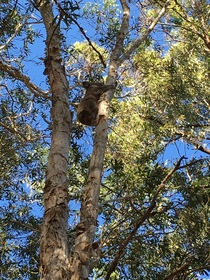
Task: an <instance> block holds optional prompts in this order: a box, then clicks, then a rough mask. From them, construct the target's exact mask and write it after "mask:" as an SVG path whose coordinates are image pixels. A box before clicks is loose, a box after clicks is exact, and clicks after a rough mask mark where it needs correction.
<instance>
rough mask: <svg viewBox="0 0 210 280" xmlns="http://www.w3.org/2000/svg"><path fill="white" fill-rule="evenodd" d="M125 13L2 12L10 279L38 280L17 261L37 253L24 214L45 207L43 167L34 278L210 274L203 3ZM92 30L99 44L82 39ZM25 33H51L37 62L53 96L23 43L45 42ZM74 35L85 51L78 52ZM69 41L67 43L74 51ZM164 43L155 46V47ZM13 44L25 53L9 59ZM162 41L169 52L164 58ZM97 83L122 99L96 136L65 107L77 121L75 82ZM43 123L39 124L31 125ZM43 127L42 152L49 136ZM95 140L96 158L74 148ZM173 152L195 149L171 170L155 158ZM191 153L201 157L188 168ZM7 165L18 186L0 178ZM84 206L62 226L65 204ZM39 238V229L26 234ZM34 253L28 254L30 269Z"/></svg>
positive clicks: (109, 106)
mask: <svg viewBox="0 0 210 280" xmlns="http://www.w3.org/2000/svg"><path fill="white" fill-rule="evenodd" d="M83 2H84V3H83ZM130 2H131V3H130ZM130 2H128V1H126V0H121V1H120V2H119V3H118V2H115V1H104V2H103V4H98V3H96V4H92V3H86V1H81V2H80V3H77V2H76V1H62V2H59V1H55V2H50V1H45V0H43V1H35V2H33V5H32V4H31V3H28V2H26V3H25V7H24V6H22V5H21V4H19V3H18V1H15V2H14V3H13V2H12V1H11V3H7V2H3V3H2V4H1V21H2V23H3V24H2V26H3V28H4V33H2V34H0V35H1V40H2V45H1V46H0V49H1V61H0V69H1V76H2V83H1V87H2V92H3V98H2V104H1V115H2V120H1V122H0V125H1V131H2V139H3V141H2V144H1V150H2V151H4V153H5V156H4V157H3V159H2V162H3V167H4V168H3V178H2V182H4V192H2V194H1V195H2V198H4V199H5V200H6V201H8V202H9V204H8V206H7V203H6V202H5V203H4V204H3V205H4V206H3V214H2V219H3V220H5V221H7V223H6V226H5V225H4V224H3V223H2V234H1V235H2V238H3V240H4V244H5V246H4V248H5V249H4V251H3V252H4V254H3V255H2V256H3V258H2V265H3V266H2V267H3V269H2V272H1V273H2V275H5V276H4V277H10V279H17V278H18V277H19V279H22V278H23V276H24V277H26V279H33V277H34V279H37V277H38V272H37V270H36V267H37V266H38V263H36V265H35V266H34V270H35V271H36V272H35V274H32V273H30V272H27V268H24V266H23V265H22V264H21V262H20V263H19V266H20V267H21V270H20V272H19V271H18V265H17V263H16V262H15V256H16V255H18V256H19V257H21V256H24V258H26V255H27V258H28V260H29V264H28V267H32V265H31V264H30V263H31V260H32V259H33V257H34V255H32V254H31V255H30V253H29V252H27V253H26V251H27V250H28V248H29V244H32V243H31V240H32V239H31V238H29V237H30V234H29V231H30V230H31V229H32V228H33V227H34V225H35V224H36V225H39V224H40V219H37V218H36V217H34V215H30V211H31V210H30V209H32V205H31V203H30V202H31V201H33V200H34V199H40V192H42V191H41V190H42V186H43V177H44V172H43V171H45V168H46V180H45V183H44V188H43V205H44V217H43V222H42V227H41V242H40V255H41V259H40V277H41V279H88V277H89V276H90V275H92V277H93V278H94V277H95V278H96V279H99V278H100V277H103V279H107V280H108V279H186V277H189V279H197V274H196V273H197V272H198V271H201V272H202V273H205V272H206V270H207V269H208V268H209V259H208V250H207V247H208V193H207V190H208V185H209V179H208V178H209V159H208V158H206V157H205V154H206V155H208V154H209V153H210V152H209V149H208V147H207V145H208V141H209V136H208V133H209V132H208V130H209V123H208V120H209V100H208V99H209V98H208V88H209V79H208V78H209V77H208V54H209V50H210V48H209V41H210V40H209V33H208V21H209V14H208V12H207V11H208V9H207V6H208V2H207V1H199V0H198V1H194V3H193V5H191V3H190V1H189V3H188V1H186V3H185V5H182V4H181V3H180V2H179V1H139V2H137V3H136V1H133V2H132V1H130ZM137 11H138V13H137ZM20 19H21V21H20ZM133 19H134V20H133ZM131 20H133V22H131ZM89 21H91V25H92V30H95V31H96V33H97V36H95V37H94V36H93V35H92V34H90V35H89V34H88V33H86V31H85V29H84V28H85V25H84V24H86V25H87V26H88V23H89ZM20 22H22V23H20ZM33 23H35V24H43V26H42V29H41V32H43V28H44V30H45V31H46V39H45V55H44V58H42V59H41V61H44V65H45V69H44V75H46V77H47V82H48V84H49V91H48V90H43V89H41V88H40V87H38V86H37V85H35V84H34V83H33V82H32V80H31V79H30V78H29V76H28V75H27V74H26V73H27V71H26V69H27V63H26V62H27V57H28V56H29V54H30V49H31V47H30V43H34V42H36V41H37V42H38V41H39V37H40V36H41V33H39V32H37V31H35V29H34V28H32V27H31V24H33ZM74 26H76V27H77V28H78V30H79V32H80V33H81V35H82V36H83V37H84V38H85V40H86V42H85V43H84V42H83V43H78V42H77V43H75V44H74V42H73V40H72V35H71V34H72V32H71V31H72V30H73V28H74ZM64 30H67V31H69V34H70V36H71V38H70V41H71V47H70V48H69V46H68V47H67V45H68V40H69V38H67V39H65V38H64V36H63V34H64V32H65V31H64ZM159 30H160V31H159ZM158 31H159V32H160V33H159V34H160V36H161V37H162V40H163V43H161V44H159V45H158V43H157V42H158V37H157V35H156V34H157V33H156V32H158ZM91 37H92V38H91ZM19 38H21V40H22V41H21V42H22V44H23V46H22V48H23V50H24V52H22V53H21V57H20V58H17V57H18V56H17V57H16V58H15V52H14V51H16V50H17V48H18V47H19V46H20V47H21V43H18V39H19ZM168 41H170V44H171V45H170V44H169V45H167V47H165V46H164V44H167V42H168ZM177 41H178V42H177ZM197 41H198V42H199V45H198V44H197ZM98 44H100V47H99V46H98ZM189 54H190V56H189ZM14 58H15V59H14ZM107 60H109V62H108V66H107V69H106V64H107ZM64 62H65V67H64ZM65 68H66V69H65ZM35 69H36V68H35ZM105 73H107V78H106V83H107V84H110V85H111V84H115V82H116V81H118V89H117V91H116V93H115V92H114V91H115V90H109V91H108V92H106V93H104V94H103V96H102V98H101V100H100V103H99V113H98V125H97V126H96V128H95V129H93V130H90V129H88V128H85V127H83V126H82V125H79V124H78V123H77V122H76V121H75V117H74V116H73V114H72V113H71V112H70V109H69V107H71V110H72V111H75V102H78V100H79V97H78V89H79V87H80V86H81V81H83V80H85V79H89V80H94V79H95V80H98V79H100V80H101V79H102V77H104V74H105ZM117 73H119V77H120V78H118V74H117ZM42 79H43V78H42ZM125 87H126V88H127V89H125ZM44 88H45V87H44ZM49 101H50V102H49ZM51 103H52V104H51ZM177 104H179V106H177ZM49 108H50V111H51V121H50V120H49V113H48V112H49ZM46 109H47V110H48V111H47V112H46ZM43 121H44V122H45V124H44V126H43V127H38V125H37V124H38V123H41V122H43ZM49 129H52V135H51V141H50V142H49V141H48V140H46V136H45V134H47V135H49ZM92 132H93V136H94V140H93V151H92V154H91V156H90V148H88V151H87V152H86V153H82V151H81V143H82V141H86V139H88V137H92ZM88 133H89V135H88ZM9 139H10V141H11V144H12V145H11V146H12V149H10V147H9V145H8V140H9ZM181 143H186V145H189V147H190V149H189V151H187V153H185V154H184V155H183V154H182V153H181V152H180V151H179V150H178V153H177V155H175V156H173V157H172V160H171V163H167V162H166V161H165V159H164V158H163V159H162V158H161V155H163V154H164V152H165V151H167V149H168V147H169V148H170V149H172V145H176V146H177V147H178V145H183V144H181ZM70 144H71V146H70ZM49 145H50V151H49V156H48V159H47V160H46V157H45V155H46V151H47V150H48V147H49ZM23 146H24V147H27V148H26V149H23ZM86 147H87V146H86ZM193 149H197V150H199V151H200V152H201V154H199V155H196V156H193V157H192V158H191V159H190V160H188V159H187V158H186V156H189V155H191V154H192V150H193ZM18 152H20V155H21V157H17V154H18ZM69 155H70V156H69ZM7 156H8V157H9V158H11V160H10V161H8V157H7ZM178 156H179V157H178ZM89 157H90V158H89ZM89 160H90V161H89ZM46 162H47V166H46V167H45V164H46ZM69 163H71V166H70V165H69ZM23 164H24V167H23V166H22V165H23ZM7 166H9V170H10V172H11V173H12V174H16V178H18V184H17V183H16V180H14V179H12V180H10V178H9V177H8V173H7V172H6V167H7ZM28 170H31V176H28ZM32 171H33V172H32ZM35 171H36V172H35ZM85 177H86V179H85ZM15 183H16V189H17V193H18V194H19V196H20V197H21V200H22V201H23V203H18V208H19V209H20V210H17V209H15V208H14V207H12V206H11V205H12V203H11V201H13V202H16V201H17V199H18V198H17V196H16V195H15V193H13V192H12V191H11V186H12V185H15ZM27 185H29V186H30V188H31V190H32V189H34V188H35V187H36V191H34V192H33V196H32V197H31V196H30V193H28V191H27V189H26V186H27ZM83 186H84V187H83ZM7 188H8V191H7ZM69 199H70V203H69ZM24 201H27V203H26V205H25V204H24V203H25V202H24ZM79 201H81V209H80V211H79V212H80V219H79V221H78V222H75V223H73V224H72V225H71V227H70V228H68V224H69V214H68V213H69V205H70V204H71V202H72V203H76V205H77V203H78V202H79ZM8 209H9V212H10V215H8V214H7V213H6V212H7V211H8ZM10 209H12V211H10ZM71 211H72V210H71V208H70V213H72V212H71ZM17 217H19V218H18V222H17V221H15V220H17ZM20 217H22V218H21V219H22V220H21V219H20ZM102 219H103V220H104V222H103V223H102ZM196 221H199V223H196ZM24 223H28V226H27V227H26V229H27V230H26V235H27V237H28V241H26V243H25V244H26V250H24V248H22V250H20V247H19V246H18V247H17V249H18V250H16V251H15V248H14V247H13V246H12V242H8V241H9V240H12V241H14V238H15V234H16V232H18V231H19V230H23V224H24ZM98 223H99V225H100V227H99V226H98ZM9 224H12V227H11V229H10V234H11V235H10V236H9V235H8V233H9ZM14 225H16V226H14ZM32 225H33V226H32ZM38 234H39V229H38V227H37V230H36V231H35V234H33V235H32V236H33V237H36V238H37V237H38ZM34 241H35V242H36V239H34ZM35 244H36V243H34V244H32V246H31V248H33V250H32V251H33V254H36V259H37V256H38V252H37V251H36V245H35ZM9 251H11V252H13V254H14V260H12V263H16V265H15V270H14V269H13V266H12V264H11V269H10V271H9V273H8V272H7V270H6V269H5V267H6V265H7V264H8V252H9ZM24 252H25V253H24ZM24 254H25V255H24ZM22 258H23V257H22ZM20 260H21V258H20ZM12 277H13V278H12Z"/></svg>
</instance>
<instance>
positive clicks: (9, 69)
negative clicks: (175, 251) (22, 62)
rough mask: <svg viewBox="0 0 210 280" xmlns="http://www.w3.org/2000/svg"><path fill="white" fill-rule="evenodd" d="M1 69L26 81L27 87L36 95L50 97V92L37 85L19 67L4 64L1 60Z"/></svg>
mask: <svg viewBox="0 0 210 280" xmlns="http://www.w3.org/2000/svg"><path fill="white" fill-rule="evenodd" d="M0 69H1V70H2V71H4V72H6V73H7V74H8V75H9V76H11V77H12V78H14V79H16V80H19V81H21V82H22V83H24V84H25V85H26V86H27V88H28V89H29V90H30V91H31V92H32V93H33V94H34V95H35V96H36V97H43V98H48V97H49V92H47V91H43V90H42V89H41V88H39V87H38V86H36V85H35V84H34V83H32V82H31V80H30V78H29V77H28V76H26V75H24V74H23V73H21V72H20V70H19V69H18V68H15V67H13V66H11V65H8V64H4V63H3V62H2V61H0Z"/></svg>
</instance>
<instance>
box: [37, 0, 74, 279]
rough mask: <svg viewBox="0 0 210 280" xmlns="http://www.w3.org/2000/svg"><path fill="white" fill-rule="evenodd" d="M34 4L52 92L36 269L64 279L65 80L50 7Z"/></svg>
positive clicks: (68, 128) (43, 275) (67, 121)
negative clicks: (41, 24)
mask: <svg viewBox="0 0 210 280" xmlns="http://www.w3.org/2000/svg"><path fill="white" fill-rule="evenodd" d="M37 2H39V1H37ZM37 5H38V7H39V10H40V13H41V15H42V18H43V21H44V24H45V28H46V32H47V40H46V49H47V54H46V59H45V66H46V69H45V72H46V74H47V75H48V77H49V83H50V87H51V92H52V110H51V117H52V143H51V149H50V154H49V159H48V165H47V175H46V176H47V178H46V184H45V188H44V211H45V212H44V221H43V225H42V232H41V267H40V272H41V279H42V280H61V279H62V280H67V279H70V274H69V255H68V242H67V241H68V238H67V227H68V180H67V172H68V154H69V143H70V131H71V115H70V110H69V102H68V82H67V80H66V76H65V70H64V67H63V66H62V63H61V61H62V59H61V52H60V45H61V36H60V32H59V25H58V24H56V21H55V17H54V15H53V12H52V6H51V5H50V3H49V2H48V1H41V2H39V3H37Z"/></svg>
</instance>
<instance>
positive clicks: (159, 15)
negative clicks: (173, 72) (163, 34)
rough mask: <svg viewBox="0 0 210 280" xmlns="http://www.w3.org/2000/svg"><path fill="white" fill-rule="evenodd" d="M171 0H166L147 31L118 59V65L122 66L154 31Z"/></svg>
mask: <svg viewBox="0 0 210 280" xmlns="http://www.w3.org/2000/svg"><path fill="white" fill-rule="evenodd" d="M170 2H171V1H170V0H168V1H166V3H165V5H164V6H163V8H162V9H161V10H160V12H159V14H158V16H157V17H156V18H155V19H154V21H153V22H152V23H151V24H150V26H149V28H148V29H147V30H146V31H145V33H144V34H143V36H142V37H141V38H138V39H136V40H135V41H134V42H133V44H132V45H131V46H130V48H129V49H128V50H127V51H126V53H124V54H123V55H122V56H121V58H120V59H119V60H118V66H120V65H121V64H122V63H123V62H124V61H125V60H126V59H129V57H130V55H131V54H132V53H133V52H134V51H135V50H136V49H137V48H138V47H139V46H140V45H141V44H142V43H143V42H144V41H145V39H146V38H147V37H148V35H149V34H150V33H151V32H152V31H153V29H154V28H155V26H156V25H157V23H158V21H159V20H160V19H161V17H162V16H163V15H164V14H165V12H166V8H167V6H168V5H169V4H170Z"/></svg>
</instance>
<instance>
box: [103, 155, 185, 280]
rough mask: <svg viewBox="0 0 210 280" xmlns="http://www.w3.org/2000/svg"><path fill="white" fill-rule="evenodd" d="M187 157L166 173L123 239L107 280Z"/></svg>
mask: <svg viewBox="0 0 210 280" xmlns="http://www.w3.org/2000/svg"><path fill="white" fill-rule="evenodd" d="M184 158H185V157H184V156H182V157H181V158H180V159H179V160H178V162H177V164H176V165H175V167H174V168H173V169H172V170H171V171H170V172H169V173H168V174H167V175H166V177H165V178H164V179H163V180H162V183H161V184H160V185H159V187H158V188H157V190H156V192H155V194H154V196H153V199H152V201H151V203H150V206H149V207H148V208H147V210H146V212H145V213H144V214H143V216H142V217H141V218H140V220H139V221H138V222H137V223H136V225H135V227H134V228H133V230H132V231H131V233H130V235H129V236H128V237H127V238H126V239H125V240H123V241H122V243H121V246H120V248H119V251H118V253H117V254H116V256H115V258H114V259H113V261H112V263H111V265H110V267H109V269H108V272H107V275H106V278H105V280H109V279H110V276H111V274H112V272H113V271H114V270H115V268H116V266H117V264H118V261H119V259H120V257H121V256H122V255H123V252H124V249H125V248H126V246H127V245H128V243H129V242H130V241H131V240H132V238H133V237H134V235H135V234H136V232H137V230H138V229H139V227H140V226H141V225H142V224H143V223H144V222H145V220H146V219H148V218H149V217H150V214H151V212H152V210H153V209H154V208H155V206H156V199H157V197H158V195H159V193H160V192H161V191H162V190H163V189H164V187H165V184H166V183H167V181H168V180H169V179H170V178H171V177H172V175H173V174H174V173H175V172H176V171H177V170H178V169H179V168H180V164H181V161H182V160H183V159H184Z"/></svg>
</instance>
